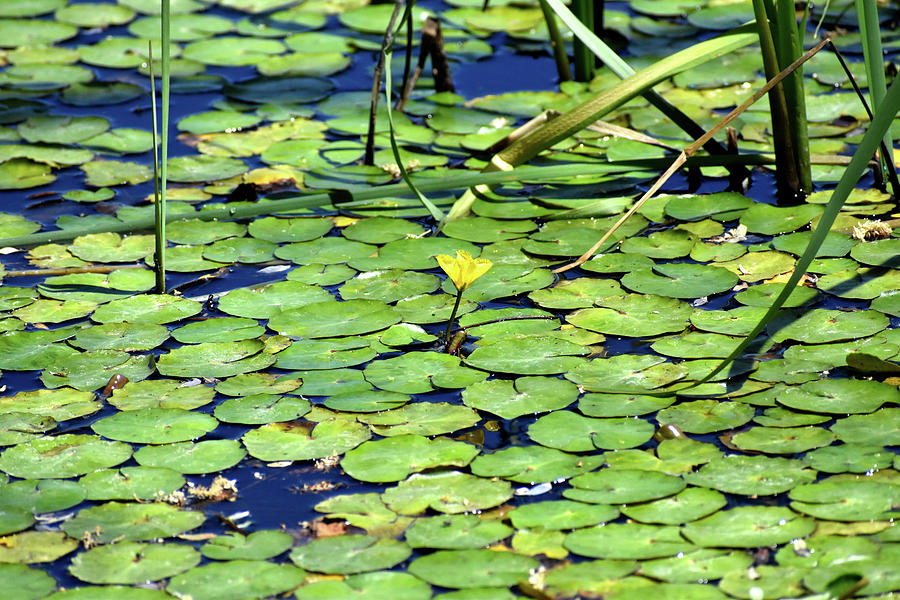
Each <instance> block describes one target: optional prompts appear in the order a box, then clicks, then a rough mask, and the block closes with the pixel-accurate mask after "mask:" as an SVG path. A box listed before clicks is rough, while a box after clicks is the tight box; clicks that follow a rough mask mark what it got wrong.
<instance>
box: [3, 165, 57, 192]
mask: <svg viewBox="0 0 900 600" xmlns="http://www.w3.org/2000/svg"><path fill="white" fill-rule="evenodd" d="M55 180H56V175H53V174H51V172H50V166H49V165H45V164H43V163H37V162H34V161H32V160H29V159H27V158H13V159H11V160H7V161H5V162H3V163H0V189H3V190H20V189H25V188H31V187H37V186H39V185H44V184H45V183H52V182H53V181H55Z"/></svg>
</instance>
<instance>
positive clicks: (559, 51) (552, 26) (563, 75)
mask: <svg viewBox="0 0 900 600" xmlns="http://www.w3.org/2000/svg"><path fill="white" fill-rule="evenodd" d="M540 4H541V12H543V13H544V22H545V23H546V24H547V32H548V33H549V34H550V47H551V48H552V49H553V59H554V60H555V61H556V73H557V74H558V75H559V80H560V81H572V71H571V69H570V68H569V57H568V55H567V54H566V43H565V41H563V37H562V34H561V33H560V32H559V25H557V24H556V15H554V14H553V10H551V8H550V5H549V4H547V0H540Z"/></svg>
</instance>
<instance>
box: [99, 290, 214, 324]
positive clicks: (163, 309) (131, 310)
mask: <svg viewBox="0 0 900 600" xmlns="http://www.w3.org/2000/svg"><path fill="white" fill-rule="evenodd" d="M202 309H203V305H202V304H200V303H199V302H194V301H193V300H188V299H186V298H177V297H175V296H167V295H155V294H143V295H140V296H133V297H131V298H122V299H121V300H113V301H112V302H109V303H108V304H104V305H103V306H101V307H99V308H98V309H97V310H95V311H94V314H93V315H91V318H92V319H93V320H94V321H96V322H98V323H141V324H162V323H170V322H172V321H178V320H180V319H184V318H186V317H192V316H194V315H196V314H197V313H198V312H200V311H201V310H202Z"/></svg>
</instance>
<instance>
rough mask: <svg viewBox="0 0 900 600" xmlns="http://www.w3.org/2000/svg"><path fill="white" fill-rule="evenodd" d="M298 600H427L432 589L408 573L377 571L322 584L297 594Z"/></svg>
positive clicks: (305, 588)
mask: <svg viewBox="0 0 900 600" xmlns="http://www.w3.org/2000/svg"><path fill="white" fill-rule="evenodd" d="M296 595H297V599H298V600H337V599H338V598H353V597H355V596H361V595H364V596H365V597H366V598H371V599H372V600H428V598H430V597H431V586H429V585H428V584H427V583H425V582H424V581H422V580H421V579H419V578H418V577H414V576H412V575H410V574H408V573H397V572H395V571H376V572H374V573H360V574H359V575H350V576H349V577H345V578H343V579H341V580H322V581H315V582H313V583H309V584H307V585H304V586H303V587H301V588H300V589H298V590H297V593H296Z"/></svg>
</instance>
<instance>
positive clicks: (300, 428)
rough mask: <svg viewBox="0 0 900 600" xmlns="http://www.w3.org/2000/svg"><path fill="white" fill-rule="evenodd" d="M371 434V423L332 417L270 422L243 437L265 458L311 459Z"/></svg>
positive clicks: (255, 454)
mask: <svg viewBox="0 0 900 600" xmlns="http://www.w3.org/2000/svg"><path fill="white" fill-rule="evenodd" d="M370 437H371V433H369V429H368V427H366V426H365V425H362V424H360V423H357V422H355V421H347V420H344V419H331V420H326V421H322V422H321V423H319V424H317V425H315V427H313V426H312V424H311V423H302V422H297V421H293V422H288V423H270V424H268V425H263V426H262V427H259V428H257V429H251V430H250V431H248V432H247V433H246V434H244V437H242V438H241V441H242V442H243V444H244V446H245V447H246V448H247V452H249V453H250V455H251V456H253V457H255V458H258V459H260V460H265V461H282V460H292V461H293V460H311V459H314V458H323V457H325V456H331V455H332V454H343V453H344V452H346V451H348V450H351V449H353V448H355V447H357V446H359V445H360V444H361V443H363V442H364V441H366V440H367V439H369V438H370Z"/></svg>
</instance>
